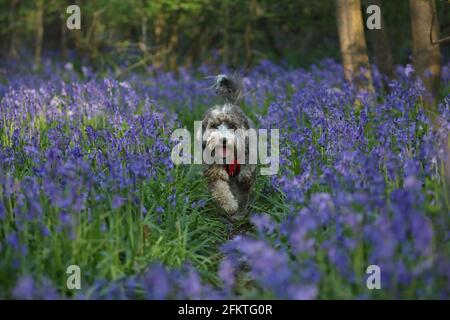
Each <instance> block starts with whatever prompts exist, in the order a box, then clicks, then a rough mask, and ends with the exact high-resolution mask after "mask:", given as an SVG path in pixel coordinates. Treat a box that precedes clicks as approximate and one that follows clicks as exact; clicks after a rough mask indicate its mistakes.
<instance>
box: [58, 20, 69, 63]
mask: <svg viewBox="0 0 450 320" xmlns="http://www.w3.org/2000/svg"><path fill="white" fill-rule="evenodd" d="M59 18H60V20H61V21H60V23H61V39H60V40H61V56H62V58H63V60H66V59H67V26H66V16H65V15H64V14H62V13H61V15H60V16H59Z"/></svg>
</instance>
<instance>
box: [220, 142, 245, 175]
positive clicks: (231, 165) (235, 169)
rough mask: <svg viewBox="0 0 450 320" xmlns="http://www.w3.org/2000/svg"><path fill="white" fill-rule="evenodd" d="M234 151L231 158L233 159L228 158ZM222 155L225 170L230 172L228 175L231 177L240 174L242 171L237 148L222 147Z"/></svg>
mask: <svg viewBox="0 0 450 320" xmlns="http://www.w3.org/2000/svg"><path fill="white" fill-rule="evenodd" d="M231 152H232V153H233V156H232V158H231V161H230V160H229V159H228V158H229V156H231V155H230V153H231ZM222 156H223V158H224V162H225V163H224V165H223V166H224V168H225V171H226V172H227V173H228V176H230V177H235V176H237V175H238V174H239V172H240V171H241V165H240V164H239V163H238V161H237V157H236V150H229V149H228V148H227V147H226V146H223V147H222ZM227 160H228V161H227Z"/></svg>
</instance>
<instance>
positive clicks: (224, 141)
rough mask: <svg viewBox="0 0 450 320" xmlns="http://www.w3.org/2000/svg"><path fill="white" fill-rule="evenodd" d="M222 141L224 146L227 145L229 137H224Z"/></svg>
mask: <svg viewBox="0 0 450 320" xmlns="http://www.w3.org/2000/svg"><path fill="white" fill-rule="evenodd" d="M222 143H223V145H224V146H226V145H227V139H226V138H224V139H223V142H222Z"/></svg>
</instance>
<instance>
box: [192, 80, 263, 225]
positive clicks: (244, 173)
mask: <svg viewBox="0 0 450 320" xmlns="http://www.w3.org/2000/svg"><path fill="white" fill-rule="evenodd" d="M214 90H215V92H216V93H217V94H218V95H219V96H220V97H222V98H223V99H224V102H223V104H220V105H216V106H214V107H212V108H210V109H208V110H207V111H206V112H205V115H204V118H203V121H202V134H203V136H202V137H201V138H202V142H203V144H202V145H203V151H205V149H207V151H208V152H211V154H212V155H214V157H215V159H220V158H222V159H223V161H218V162H217V161H215V162H214V163H210V164H207V163H205V161H204V162H203V165H204V168H203V175H204V177H205V178H206V180H207V183H208V188H209V190H210V191H211V193H212V195H213V197H214V198H215V199H216V201H217V202H218V204H219V205H220V207H221V208H222V209H223V211H225V213H226V214H227V215H228V217H229V218H230V219H231V220H239V219H241V218H243V217H245V216H246V214H247V210H248V203H249V195H250V190H251V188H252V186H253V184H254V182H255V178H256V165H255V164H250V163H249V139H247V138H246V135H245V134H243V132H245V131H247V130H248V129H250V128H254V125H253V123H252V121H251V120H250V119H249V118H248V117H247V116H246V115H245V113H244V112H243V111H242V110H241V108H240V107H239V102H240V101H241V99H242V96H243V92H242V82H241V81H240V79H239V78H238V77H236V76H227V75H219V76H217V77H215V83H214ZM197 137H198V134H197ZM238 150H240V152H241V154H244V153H245V159H244V161H242V157H241V156H240V157H239V159H238V157H237V152H238ZM238 160H239V161H238ZM241 161H242V162H241Z"/></svg>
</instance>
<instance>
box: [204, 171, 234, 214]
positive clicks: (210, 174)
mask: <svg viewBox="0 0 450 320" xmlns="http://www.w3.org/2000/svg"><path fill="white" fill-rule="evenodd" d="M206 176H207V178H208V185H209V188H210V190H211V193H212V195H213V197H214V198H215V199H216V200H217V202H218V203H219V205H220V206H221V207H222V208H223V209H224V210H225V212H226V213H227V214H229V215H233V214H235V213H236V212H237V210H238V208H239V204H238V202H237V201H236V199H235V197H234V196H233V193H232V192H231V190H230V185H229V177H228V174H227V173H226V171H225V170H224V169H223V168H222V167H220V166H212V167H210V168H209V169H208V170H207V172H206Z"/></svg>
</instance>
